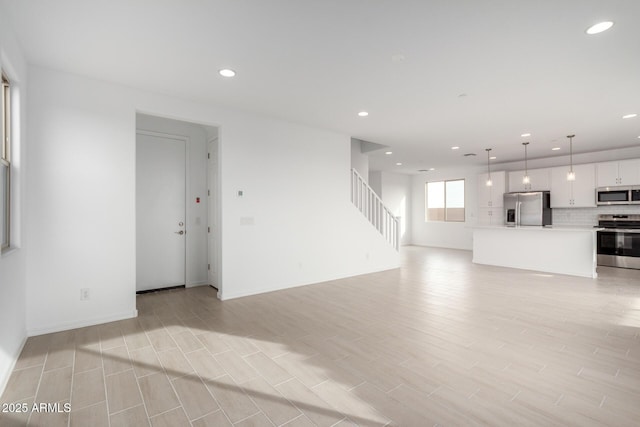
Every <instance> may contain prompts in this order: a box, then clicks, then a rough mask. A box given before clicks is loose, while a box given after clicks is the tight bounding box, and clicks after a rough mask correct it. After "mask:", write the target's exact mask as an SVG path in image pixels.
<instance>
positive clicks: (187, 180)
mask: <svg viewBox="0 0 640 427" xmlns="http://www.w3.org/2000/svg"><path fill="white" fill-rule="evenodd" d="M138 134H141V135H147V136H155V137H159V138H166V139H175V140H177V141H182V142H184V175H185V177H184V200H183V202H184V230H185V234H184V254H183V257H182V263H183V264H184V278H183V280H184V286H185V288H187V287H189V286H188V283H187V251H188V248H189V244H188V243H189V237H190V236H189V221H188V220H187V204H188V202H189V188H190V184H191V178H190V172H191V171H190V168H189V143H190V141H189V137H188V136H186V135H175V134H170V133H166V132H157V131H151V130H144V129H138V128H136V160H135V164H136V168H135V169H136V181H137V179H138V167H137V160H138ZM207 167H208V165H207ZM135 197H136V204H137V200H138V194H137V193H136V196H135ZM137 221H138V208H137V207H136V222H137ZM136 233H137V232H136ZM137 247H138V239H137V238H136V251H137ZM207 251H208V248H207ZM208 255H209V254H208V253H207V258H208ZM137 268H138V264H137V260H136V269H137ZM136 292H137V284H136Z"/></svg>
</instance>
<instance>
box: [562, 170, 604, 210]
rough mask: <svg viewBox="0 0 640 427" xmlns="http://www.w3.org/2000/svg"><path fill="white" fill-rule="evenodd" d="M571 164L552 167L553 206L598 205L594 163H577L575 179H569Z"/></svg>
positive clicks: (579, 206)
mask: <svg viewBox="0 0 640 427" xmlns="http://www.w3.org/2000/svg"><path fill="white" fill-rule="evenodd" d="M568 171H569V166H561V167H557V168H551V207H552V208H589V207H595V206H596V192H595V187H596V170H595V165H594V164H587V165H575V166H573V171H574V172H575V174H576V180H575V181H567V172H568Z"/></svg>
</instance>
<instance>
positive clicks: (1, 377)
mask: <svg viewBox="0 0 640 427" xmlns="http://www.w3.org/2000/svg"><path fill="white" fill-rule="evenodd" d="M27 338H28V336H27V335H25V336H24V338H22V344H20V345H19V346H18V350H17V351H15V352H14V354H13V355H12V356H13V357H11V363H10V364H9V367H8V368H7V370H6V372H0V396H2V395H3V394H4V390H5V389H6V388H7V384H9V378H11V373H12V372H13V368H15V367H16V363H18V358H19V357H20V354H21V353H22V349H23V348H24V345H25V344H26V343H27Z"/></svg>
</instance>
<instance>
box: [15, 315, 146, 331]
mask: <svg viewBox="0 0 640 427" xmlns="http://www.w3.org/2000/svg"><path fill="white" fill-rule="evenodd" d="M135 317H138V310H133V311H124V312H121V313H115V314H112V315H109V316H104V317H94V318H92V319H85V320H79V321H71V322H61V323H58V324H56V325H53V326H45V327H41V328H28V329H27V336H28V337H35V336H37V335H44V334H50V333H52V332H62V331H68V330H70V329H77V328H84V327H85V326H94V325H100V324H103V323H109V322H115V321H118V320H124V319H132V318H135Z"/></svg>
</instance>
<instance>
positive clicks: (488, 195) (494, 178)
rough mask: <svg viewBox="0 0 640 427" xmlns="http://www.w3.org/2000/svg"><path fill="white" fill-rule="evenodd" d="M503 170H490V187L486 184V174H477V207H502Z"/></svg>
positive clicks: (503, 189)
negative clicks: (491, 183)
mask: <svg viewBox="0 0 640 427" xmlns="http://www.w3.org/2000/svg"><path fill="white" fill-rule="evenodd" d="M505 176H506V173H505V172H504V171H501V172H491V182H493V185H492V186H491V187H488V186H487V174H486V173H481V174H480V175H478V207H481V208H495V207H502V198H503V196H504V191H505Z"/></svg>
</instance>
